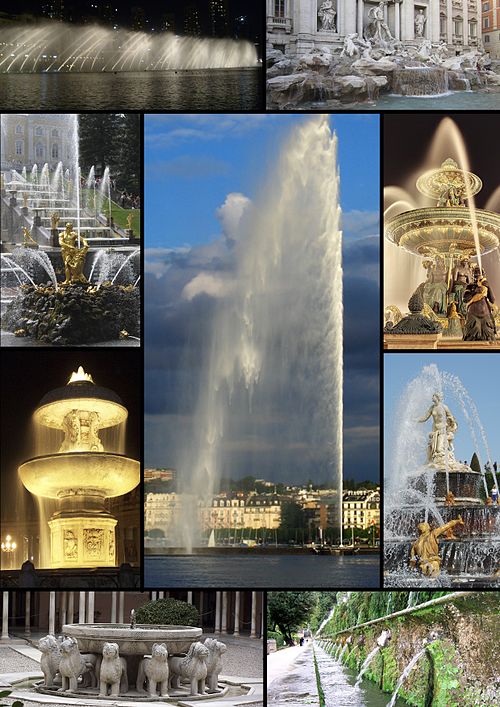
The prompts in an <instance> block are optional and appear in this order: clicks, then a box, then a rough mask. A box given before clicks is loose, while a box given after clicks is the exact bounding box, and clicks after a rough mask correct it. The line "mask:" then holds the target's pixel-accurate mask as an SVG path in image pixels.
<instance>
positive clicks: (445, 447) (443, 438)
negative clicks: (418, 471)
mask: <svg viewBox="0 0 500 707" xmlns="http://www.w3.org/2000/svg"><path fill="white" fill-rule="evenodd" d="M430 417H432V431H431V433H430V434H429V444H428V448H427V461H428V463H429V464H435V465H436V466H440V467H443V466H448V467H450V466H451V465H452V464H456V460H455V455H454V453H453V439H454V437H455V432H456V431H457V429H458V424H457V421H456V420H455V418H454V417H453V415H452V414H451V412H450V410H449V408H448V406H447V405H445V404H444V403H443V396H442V395H441V393H434V395H433V396H432V405H431V406H430V408H429V410H428V411H427V412H426V414H425V415H424V416H423V417H420V418H419V419H418V420H417V422H426V421H427V420H428V419H429V418H430Z"/></svg>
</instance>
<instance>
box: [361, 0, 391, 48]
mask: <svg viewBox="0 0 500 707" xmlns="http://www.w3.org/2000/svg"><path fill="white" fill-rule="evenodd" d="M386 4H387V0H381V1H380V2H379V4H378V5H377V6H376V7H372V8H371V9H370V10H369V12H368V19H369V22H368V25H367V26H366V29H365V37H366V39H369V40H370V41H371V42H372V44H373V45H374V46H381V47H384V48H387V47H389V46H391V45H392V43H393V42H394V37H393V36H392V34H391V30H390V29H389V27H388V25H387V23H386V22H385V19H384V5H386Z"/></svg>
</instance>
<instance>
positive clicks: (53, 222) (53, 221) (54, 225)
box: [50, 211, 61, 231]
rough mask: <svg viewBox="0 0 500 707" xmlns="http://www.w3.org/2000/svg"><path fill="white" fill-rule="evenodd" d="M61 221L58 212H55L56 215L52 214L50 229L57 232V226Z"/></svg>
mask: <svg viewBox="0 0 500 707" xmlns="http://www.w3.org/2000/svg"><path fill="white" fill-rule="evenodd" d="M60 220H61V217H60V216H59V214H58V213H57V211H54V213H52V214H50V227H51V228H52V230H53V231H55V230H56V228H57V226H58V225H59V221H60Z"/></svg>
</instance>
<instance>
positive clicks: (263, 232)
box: [171, 116, 343, 551]
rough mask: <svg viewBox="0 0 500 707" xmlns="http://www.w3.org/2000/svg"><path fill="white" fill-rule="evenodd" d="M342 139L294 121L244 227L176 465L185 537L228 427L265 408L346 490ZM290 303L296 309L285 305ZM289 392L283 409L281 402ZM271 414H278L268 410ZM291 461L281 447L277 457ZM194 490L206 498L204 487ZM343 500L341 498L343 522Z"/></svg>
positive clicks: (186, 542)
mask: <svg viewBox="0 0 500 707" xmlns="http://www.w3.org/2000/svg"><path fill="white" fill-rule="evenodd" d="M336 161H337V138H336V136H335V135H332V133H331V131H330V127H329V124H328V118H327V117H326V116H318V117H315V118H312V119H310V120H308V121H307V122H305V123H304V124H302V125H300V126H299V127H298V128H296V129H295V130H294V131H293V133H292V135H291V138H290V140H289V142H288V144H287V145H286V146H285V147H284V149H283V150H282V153H281V156H280V159H279V161H278V166H277V167H276V168H275V169H274V170H273V171H272V172H271V174H270V177H269V179H268V180H266V181H267V183H266V187H265V188H264V189H262V192H261V194H260V195H259V196H258V197H257V199H256V201H255V203H254V205H253V207H251V209H250V210H249V213H247V214H246V215H245V216H244V217H243V219H242V222H241V224H240V235H239V237H238V241H237V243H236V244H235V246H234V257H235V259H236V262H237V268H236V276H235V279H234V282H233V283H232V285H231V291H230V292H229V293H228V296H227V297H225V298H222V299H221V300H220V301H219V302H218V307H217V311H216V315H215V321H214V324H213V327H212V331H213V341H212V342H211V344H210V345H209V346H208V347H207V349H208V352H209V353H208V354H207V363H206V369H205V371H204V378H203V381H202V385H201V386H200V392H199V398H198V404H197V409H196V412H195V415H194V424H193V430H192V433H191V434H190V436H189V442H187V440H186V444H185V450H184V459H183V460H182V463H180V464H179V469H180V473H179V477H180V478H181V479H184V484H183V486H182V487H181V489H179V490H180V491H181V493H182V508H183V510H182V518H181V519H179V521H178V522H177V524H178V525H181V526H182V533H183V535H182V537H181V538H175V537H174V538H173V539H172V541H171V542H172V544H178V543H179V542H180V543H182V545H183V546H184V547H186V548H187V550H188V551H191V550H192V548H193V547H194V546H195V545H196V544H198V543H200V541H201V538H200V534H199V532H198V530H197V528H196V523H195V522H194V521H193V519H195V518H196V517H197V506H198V502H199V499H201V498H203V499H206V498H207V496H208V497H209V498H211V497H212V495H213V494H214V492H216V491H217V484H218V481H219V479H220V478H221V476H224V475H225V474H227V473H229V470H230V466H231V460H230V459H229V457H228V455H227V450H228V448H229V447H230V440H231V437H232V435H234V434H235V433H237V432H238V429H237V426H238V425H243V426H244V427H245V429H246V430H247V432H248V434H252V429H253V428H254V425H256V424H258V422H259V418H260V417H261V416H262V415H265V416H268V415H269V414H271V415H272V414H277V415H283V414H286V416H287V420H288V421H289V422H288V425H287V426H288V430H287V432H285V435H287V434H288V435H289V438H284V439H282V440H281V441H280V444H283V446H284V447H285V448H286V447H287V446H288V445H289V444H297V443H300V444H304V445H306V446H310V447H311V448H314V450H315V454H317V466H318V467H319V466H320V465H323V466H324V468H325V469H327V470H328V475H329V477H330V478H332V480H333V482H334V484H335V488H336V489H337V490H338V491H337V493H338V496H337V498H338V499H341V497H342V414H343V413H342V375H343V370H342V261H341V249H342V239H341V232H340V230H339V228H340V227H339V221H340V207H339V194H338V190H339V177H338V174H337V173H336ZM291 301H293V307H291V306H290V302H291ZM284 394H286V398H287V400H289V401H293V402H292V403H290V404H287V407H286V412H283V411H281V412H279V411H277V410H276V404H277V403H276V400H279V399H282V398H283V395H284ZM273 411H275V413H273ZM280 465H284V466H285V465H286V466H288V465H287V462H286V460H285V459H283V460H282V459H281V457H280V452H276V459H275V466H276V467H279V466H280ZM198 494H199V495H198ZM340 508H341V504H340V503H338V504H337V515H336V517H337V524H338V525H339V526H340V527H341V523H340V518H341V515H340Z"/></svg>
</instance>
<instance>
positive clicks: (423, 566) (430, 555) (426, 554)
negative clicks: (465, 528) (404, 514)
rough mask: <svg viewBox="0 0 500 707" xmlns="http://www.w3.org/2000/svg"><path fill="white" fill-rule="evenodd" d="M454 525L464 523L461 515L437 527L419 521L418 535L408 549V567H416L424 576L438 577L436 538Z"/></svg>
mask: <svg viewBox="0 0 500 707" xmlns="http://www.w3.org/2000/svg"><path fill="white" fill-rule="evenodd" d="M456 525H464V522H463V520H462V516H458V518H457V519H456V520H450V522H449V523H446V524H445V525H442V526H441V527H439V528H434V530H432V529H431V526H430V525H429V523H419V524H418V526H417V530H418V534H419V537H418V539H417V540H416V541H415V542H414V543H413V545H412V547H411V551H410V567H412V568H413V569H416V568H417V565H418V569H419V570H420V572H421V573H422V574H423V575H424V576H425V577H431V578H436V577H439V573H440V571H441V558H440V557H439V544H438V538H439V536H440V535H443V534H445V533H447V532H448V531H450V530H452V529H453V528H454V527H455V526H456Z"/></svg>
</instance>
